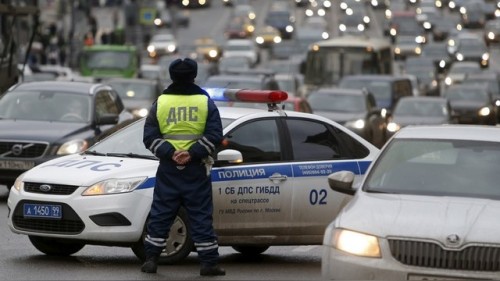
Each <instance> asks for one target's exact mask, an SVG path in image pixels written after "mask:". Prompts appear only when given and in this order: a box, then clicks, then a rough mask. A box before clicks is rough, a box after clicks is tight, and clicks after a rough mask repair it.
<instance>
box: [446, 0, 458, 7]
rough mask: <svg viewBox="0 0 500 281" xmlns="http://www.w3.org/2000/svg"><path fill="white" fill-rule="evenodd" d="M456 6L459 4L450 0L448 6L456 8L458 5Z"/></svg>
mask: <svg viewBox="0 0 500 281" xmlns="http://www.w3.org/2000/svg"><path fill="white" fill-rule="evenodd" d="M456 6H457V5H456V4H455V2H453V1H450V2H449V3H448V8H450V9H455V7H456Z"/></svg>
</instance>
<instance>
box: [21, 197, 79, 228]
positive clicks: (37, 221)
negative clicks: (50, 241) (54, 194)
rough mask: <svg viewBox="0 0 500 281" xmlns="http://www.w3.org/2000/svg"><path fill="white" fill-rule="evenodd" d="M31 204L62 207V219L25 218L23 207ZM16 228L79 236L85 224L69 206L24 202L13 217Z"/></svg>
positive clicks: (58, 203)
mask: <svg viewBox="0 0 500 281" xmlns="http://www.w3.org/2000/svg"><path fill="white" fill-rule="evenodd" d="M25 203H30V204H57V205H61V206H62V213H63V217H62V219H45V218H25V217H24V216H23V206H24V204H25ZM12 222H13V224H14V227H15V228H16V229H19V230H26V231H36V232H44V233H55V234H78V233H81V232H82V231H83V229H84V228H85V224H84V223H83V221H82V220H81V219H80V217H79V216H78V215H77V214H76V212H75V211H74V210H73V209H72V208H71V207H70V206H69V205H67V204H64V203H60V202H57V203H54V202H40V201H26V200H22V201H20V202H19V204H17V207H16V209H15V210H14V213H13V215H12Z"/></svg>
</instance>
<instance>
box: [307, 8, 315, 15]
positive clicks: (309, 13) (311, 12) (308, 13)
mask: <svg viewBox="0 0 500 281" xmlns="http://www.w3.org/2000/svg"><path fill="white" fill-rule="evenodd" d="M313 15H314V12H313V11H312V10H310V9H307V10H306V16H308V17H312V16H313Z"/></svg>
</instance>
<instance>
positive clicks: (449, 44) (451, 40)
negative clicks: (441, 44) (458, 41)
mask: <svg viewBox="0 0 500 281" xmlns="http://www.w3.org/2000/svg"><path fill="white" fill-rule="evenodd" d="M448 46H450V47H453V46H455V40H453V39H450V40H448Z"/></svg>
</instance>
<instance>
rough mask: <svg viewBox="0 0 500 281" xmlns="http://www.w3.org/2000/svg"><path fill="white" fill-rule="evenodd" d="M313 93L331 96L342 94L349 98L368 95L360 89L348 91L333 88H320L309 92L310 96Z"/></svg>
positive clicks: (346, 89)
mask: <svg viewBox="0 0 500 281" xmlns="http://www.w3.org/2000/svg"><path fill="white" fill-rule="evenodd" d="M313 93H319V94H331V95H337V94H342V95H351V96H364V95H367V94H368V93H367V92H366V91H364V90H362V89H348V88H335V87H329V88H320V89H318V90H317V91H314V92H311V94H313Z"/></svg>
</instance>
